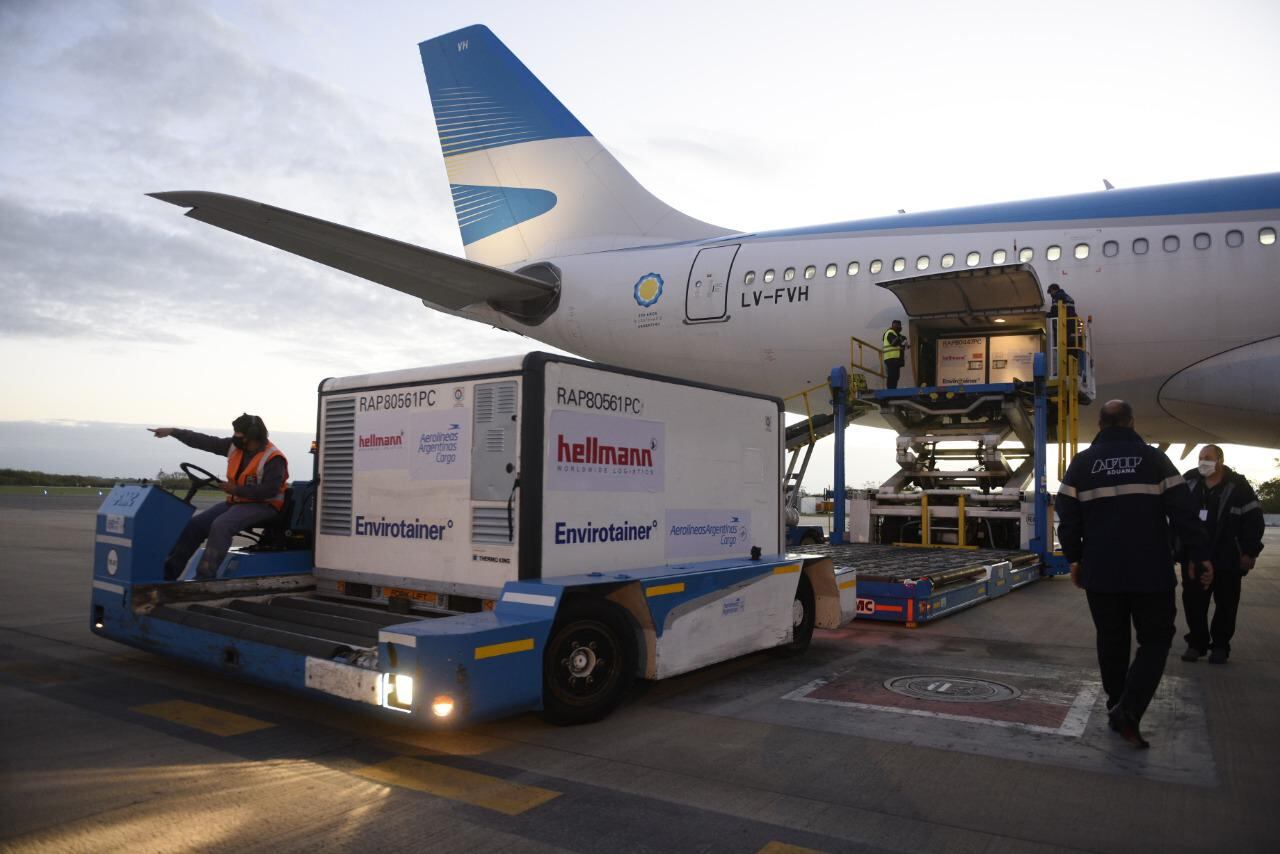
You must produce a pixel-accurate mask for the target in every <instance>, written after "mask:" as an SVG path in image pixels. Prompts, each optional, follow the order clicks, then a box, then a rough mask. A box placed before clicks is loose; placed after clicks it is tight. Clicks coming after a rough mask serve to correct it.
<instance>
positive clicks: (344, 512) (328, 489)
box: [320, 397, 356, 537]
mask: <svg viewBox="0 0 1280 854" xmlns="http://www.w3.org/2000/svg"><path fill="white" fill-rule="evenodd" d="M355 450H356V400H355V398H354V397H348V398H341V399H333V398H330V399H329V400H327V401H325V407H324V433H323V435H322V437H321V441H320V533H322V534H332V535H334V536H339V537H349V536H351V515H352V510H351V485H352V483H351V482H352V476H353V472H354V470H355Z"/></svg>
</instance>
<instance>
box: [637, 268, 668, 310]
mask: <svg viewBox="0 0 1280 854" xmlns="http://www.w3.org/2000/svg"><path fill="white" fill-rule="evenodd" d="M635 296H636V303H637V304H638V305H639V306H640V307H641V308H648V307H649V306H651V305H653V304H654V303H655V302H657V301H658V299H659V297H661V296H662V276H660V275H658V274H657V273H645V274H644V275H643V276H641V277H640V280H639V281H637V282H636V287H635Z"/></svg>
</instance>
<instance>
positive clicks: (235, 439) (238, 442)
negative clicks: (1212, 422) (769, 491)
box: [231, 436, 1204, 465]
mask: <svg viewBox="0 0 1280 854" xmlns="http://www.w3.org/2000/svg"><path fill="white" fill-rule="evenodd" d="M244 441H245V440H244V439H243V438H242V437H240V436H232V437H231V444H233V445H235V446H236V447H237V448H239V449H240V450H242V451H243V450H244ZM1201 465H1204V463H1201Z"/></svg>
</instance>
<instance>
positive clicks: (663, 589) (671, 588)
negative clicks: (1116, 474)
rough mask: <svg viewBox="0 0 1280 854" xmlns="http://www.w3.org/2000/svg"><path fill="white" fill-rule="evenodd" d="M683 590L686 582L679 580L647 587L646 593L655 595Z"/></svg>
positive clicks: (650, 595)
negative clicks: (673, 582)
mask: <svg viewBox="0 0 1280 854" xmlns="http://www.w3.org/2000/svg"><path fill="white" fill-rule="evenodd" d="M683 592H684V582H683V581H677V582H676V583H675V584H655V585H654V586H653V587H648V588H645V591H644V595H645V596H649V597H653V596H665V595H666V594H668V593H683Z"/></svg>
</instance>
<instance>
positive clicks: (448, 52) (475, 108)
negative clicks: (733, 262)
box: [418, 25, 731, 267]
mask: <svg viewBox="0 0 1280 854" xmlns="http://www.w3.org/2000/svg"><path fill="white" fill-rule="evenodd" d="M418 48H419V50H420V52H421V54H422V67H423V70H424V71H425V72H426V76H427V87H428V88H429V90H430V92H431V107H432V109H433V110H434V112H435V118H436V130H437V132H438V133H439V136H440V148H441V150H442V151H443V153H444V162H445V169H446V171H447V172H448V175H449V185H450V190H451V191H452V193H453V206H454V211H455V213H456V214H457V217H458V228H459V229H460V230H461V232H462V243H463V246H464V247H465V249H466V255H467V258H468V259H469V260H472V261H477V262H479V263H482V264H489V265H491V266H495V267H508V266H512V265H515V264H520V263H521V262H524V261H529V260H536V259H540V258H546V257H549V256H553V255H564V254H573V253H579V252H590V251H599V250H604V249H615V248H620V247H624V246H638V245H648V244H655V243H668V242H673V241H680V240H695V239H700V238H708V237H716V236H719V235H722V234H729V233H731V232H730V231H729V230H728V229H724V228H719V227H717V226H714V225H710V224H708V223H705V222H701V221H699V220H696V219H694V218H692V217H690V216H686V215H685V214H683V213H681V212H680V211H678V210H676V209H675V208H672V207H670V206H669V205H667V204H665V203H664V202H663V201H662V200H660V199H658V198H657V197H656V196H654V195H653V194H652V193H650V192H649V191H648V190H646V189H645V188H644V187H642V186H640V184H639V182H637V181H636V180H635V178H633V177H631V175H630V174H629V173H628V172H627V171H626V169H624V168H623V167H622V165H621V164H620V163H618V161H617V160H615V159H614V158H613V155H611V154H610V153H609V152H608V151H607V150H605V148H604V146H602V145H601V144H600V143H599V142H597V141H596V138H595V137H594V136H592V135H591V133H590V131H588V130H587V129H586V128H585V127H583V125H582V123H581V122H579V121H578V120H577V119H576V118H575V117H574V116H573V114H572V113H570V112H569V111H568V110H567V109H565V106H564V105H563V104H561V103H560V101H559V100H558V99H557V98H556V96H555V95H553V94H551V92H550V91H549V90H548V89H547V87H546V86H544V85H543V84H542V82H541V81H539V80H538V78H537V77H535V76H534V75H533V74H532V73H531V72H530V71H529V69H528V68H526V67H525V65H524V63H522V62H521V61H520V60H519V59H517V58H516V56H515V54H513V53H512V52H511V51H510V50H508V49H507V46H506V45H504V44H503V43H502V42H501V41H500V40H499V39H498V38H497V36H495V35H494V34H493V33H492V32H491V31H490V30H489V28H488V27H485V26H481V25H476V26H471V27H467V28H465V29H461V30H457V31H455V32H452V33H447V34H445V35H442V36H438V37H437V38H434V39H430V40H428V41H425V42H422V43H421V44H419V45H418Z"/></svg>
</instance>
